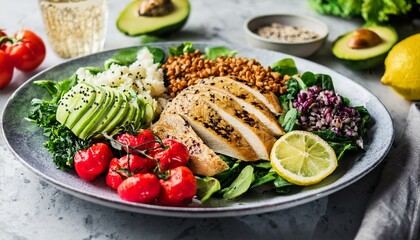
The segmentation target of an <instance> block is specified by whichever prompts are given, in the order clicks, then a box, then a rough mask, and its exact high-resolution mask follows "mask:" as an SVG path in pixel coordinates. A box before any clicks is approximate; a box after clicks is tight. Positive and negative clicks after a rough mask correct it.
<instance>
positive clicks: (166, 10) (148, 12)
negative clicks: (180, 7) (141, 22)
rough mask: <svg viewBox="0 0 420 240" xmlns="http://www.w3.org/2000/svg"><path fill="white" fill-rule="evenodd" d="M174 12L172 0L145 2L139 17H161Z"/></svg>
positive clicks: (142, 3)
mask: <svg viewBox="0 0 420 240" xmlns="http://www.w3.org/2000/svg"><path fill="white" fill-rule="evenodd" d="M173 10H174V4H173V3H172V1H171V0H144V1H142V2H141V3H140V6H139V11H138V12H139V15H140V16H147V17H160V16H165V15H168V14H170V13H171V12H172V11H173Z"/></svg>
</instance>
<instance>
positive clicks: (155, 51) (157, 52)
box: [139, 46, 165, 64]
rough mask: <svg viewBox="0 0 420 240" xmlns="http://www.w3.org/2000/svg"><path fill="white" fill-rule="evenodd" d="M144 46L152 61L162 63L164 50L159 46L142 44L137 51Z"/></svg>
mask: <svg viewBox="0 0 420 240" xmlns="http://www.w3.org/2000/svg"><path fill="white" fill-rule="evenodd" d="M145 48H146V49H147V50H149V52H150V53H151V54H152V55H153V63H160V64H162V63H163V60H164V59H165V52H164V51H163V50H162V49H161V48H157V47H150V46H144V47H142V48H140V50H139V51H141V50H142V49H145Z"/></svg>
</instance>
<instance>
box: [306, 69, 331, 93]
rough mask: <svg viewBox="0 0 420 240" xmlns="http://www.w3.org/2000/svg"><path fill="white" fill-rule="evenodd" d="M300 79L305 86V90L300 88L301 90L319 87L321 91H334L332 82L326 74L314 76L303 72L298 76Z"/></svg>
mask: <svg viewBox="0 0 420 240" xmlns="http://www.w3.org/2000/svg"><path fill="white" fill-rule="evenodd" d="M300 79H301V80H302V82H303V83H304V84H305V88H301V90H302V89H306V88H308V87H312V86H319V87H321V88H322V89H323V90H334V84H333V82H332V79H331V77H330V76H329V75H326V74H314V73H312V72H304V73H303V74H302V75H301V76H300Z"/></svg>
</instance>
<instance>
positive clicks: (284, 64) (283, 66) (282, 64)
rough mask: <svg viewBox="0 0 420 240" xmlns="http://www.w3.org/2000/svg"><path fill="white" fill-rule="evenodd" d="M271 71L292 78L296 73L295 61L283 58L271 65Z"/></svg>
mask: <svg viewBox="0 0 420 240" xmlns="http://www.w3.org/2000/svg"><path fill="white" fill-rule="evenodd" d="M271 70H273V71H274V72H278V73H280V74H281V75H289V76H293V75H295V74H297V73H298V70H297V68H296V65H295V61H293V59H291V58H285V59H282V60H280V61H278V62H275V63H274V64H273V65H271Z"/></svg>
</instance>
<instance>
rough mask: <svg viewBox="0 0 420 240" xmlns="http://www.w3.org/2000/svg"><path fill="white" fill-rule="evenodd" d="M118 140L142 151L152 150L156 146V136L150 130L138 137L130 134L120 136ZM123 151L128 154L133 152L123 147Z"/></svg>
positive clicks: (144, 131)
mask: <svg viewBox="0 0 420 240" xmlns="http://www.w3.org/2000/svg"><path fill="white" fill-rule="evenodd" d="M116 140H117V141H119V142H121V143H123V144H125V145H128V146H131V147H135V148H136V149H138V150H140V151H143V150H147V149H151V148H153V146H154V145H155V135H153V133H152V132H151V131H150V130H148V129H145V130H142V131H141V132H140V133H139V134H137V135H131V134H128V133H123V134H120V135H118V136H117V137H116ZM123 149H124V151H126V152H128V153H131V152H132V150H131V149H129V148H127V147H123ZM134 152H135V151H134Z"/></svg>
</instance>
